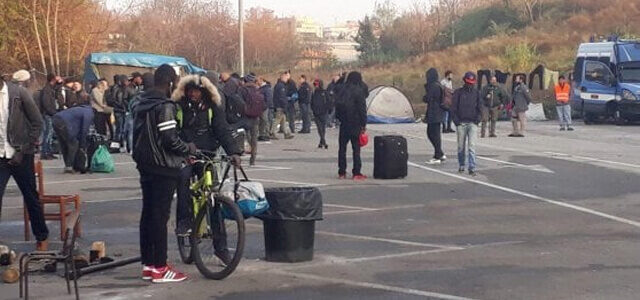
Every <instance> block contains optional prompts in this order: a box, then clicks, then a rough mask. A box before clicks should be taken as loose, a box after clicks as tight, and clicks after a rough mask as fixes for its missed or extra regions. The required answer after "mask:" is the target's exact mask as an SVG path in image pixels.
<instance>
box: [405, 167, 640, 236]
mask: <svg viewBox="0 0 640 300" xmlns="http://www.w3.org/2000/svg"><path fill="white" fill-rule="evenodd" d="M409 165H410V166H412V167H415V168H418V169H423V170H426V171H430V172H433V173H438V174H440V175H444V176H448V177H452V178H457V179H460V180H464V181H468V182H472V183H475V184H479V185H483V186H486V187H490V188H493V189H496V190H500V191H503V192H507V193H511V194H515V195H519V196H522V197H526V198H530V199H533V200H538V201H542V202H546V203H550V204H554V205H557V206H561V207H565V208H569V209H573V210H577V211H580V212H583V213H587V214H591V215H594V216H599V217H602V218H605V219H609V220H612V221H616V222H619V223H623V224H627V225H631V226H634V227H637V228H640V222H637V221H633V220H629V219H626V218H622V217H618V216H614V215H610V214H607V213H603V212H600V211H597V210H593V209H589V208H586V207H582V206H578V205H575V204H570V203H566V202H562V201H557V200H552V199H549V198H545V197H541V196H537V195H533V194H529V193H527V192H523V191H519V190H516V189H512V188H508V187H504V186H501V185H497V184H493V183H488V182H484V181H480V180H476V179H471V178H468V177H464V176H460V175H456V174H451V173H447V172H445V171H441V170H438V169H433V168H429V167H425V166H422V165H419V164H416V163H413V162H409Z"/></svg>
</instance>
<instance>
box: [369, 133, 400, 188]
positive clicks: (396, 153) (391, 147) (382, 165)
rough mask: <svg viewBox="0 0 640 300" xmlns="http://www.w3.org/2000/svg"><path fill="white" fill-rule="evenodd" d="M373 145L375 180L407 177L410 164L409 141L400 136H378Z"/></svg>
mask: <svg viewBox="0 0 640 300" xmlns="http://www.w3.org/2000/svg"><path fill="white" fill-rule="evenodd" d="M373 144H374V149H373V178H376V179H399V178H405V177H407V173H408V167H407V164H408V162H409V153H408V151H407V139H405V138H404V137H402V136H399V135H385V136H376V137H375V138H374V141H373Z"/></svg>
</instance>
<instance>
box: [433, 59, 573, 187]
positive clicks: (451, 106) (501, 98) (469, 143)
mask: <svg viewBox="0 0 640 300" xmlns="http://www.w3.org/2000/svg"><path fill="white" fill-rule="evenodd" d="M452 75H453V72H451V71H447V72H446V73H445V78H444V79H443V80H442V81H438V79H439V78H438V71H437V70H436V69H434V68H431V69H429V70H428V71H427V73H426V84H425V92H426V94H425V96H424V98H423V100H424V102H425V103H426V104H427V112H426V114H425V123H427V137H428V139H429V141H430V142H431V144H432V145H433V148H434V155H433V158H432V159H430V160H429V161H427V164H440V163H442V162H443V161H445V160H446V159H447V157H446V155H445V153H444V152H443V150H442V137H441V127H442V133H449V132H456V131H457V141H458V165H459V169H458V171H459V172H460V173H464V172H465V168H467V167H468V172H469V174H470V175H471V176H476V175H477V173H476V149H475V144H476V140H477V138H478V129H479V128H478V127H479V126H480V134H479V135H480V137H481V138H485V137H487V127H488V130H489V135H488V136H489V137H490V138H496V137H497V135H496V123H497V121H498V118H499V117H500V115H501V114H502V112H503V110H504V109H508V110H509V111H510V113H511V123H512V125H513V131H512V133H511V134H509V137H524V133H525V128H526V123H527V115H526V112H527V111H528V110H529V104H530V103H531V101H532V98H531V92H530V91H529V88H528V87H527V85H526V83H525V81H524V77H522V76H516V78H515V82H514V88H513V92H512V94H511V95H509V94H508V93H507V92H506V90H505V89H504V88H503V87H502V86H501V85H500V84H499V83H498V80H497V78H496V77H495V76H493V77H491V79H490V81H489V84H488V85H487V86H485V87H484V88H482V90H478V89H477V88H476V84H477V77H476V74H475V73H473V72H467V73H465V75H464V77H463V78H462V81H463V83H464V85H463V86H462V87H460V88H458V89H455V90H454V89H453V81H452ZM554 91H555V99H556V107H557V111H558V117H559V120H560V130H561V131H565V130H568V131H573V127H572V125H571V106H570V105H569V96H570V91H571V87H570V85H569V83H567V81H566V79H565V77H564V76H560V77H559V81H558V84H557V85H556V86H555V90H554ZM450 121H452V122H453V123H454V124H455V126H456V131H454V130H452V129H451V128H450V125H449V122H450ZM480 124H481V125H480ZM467 159H468V163H467Z"/></svg>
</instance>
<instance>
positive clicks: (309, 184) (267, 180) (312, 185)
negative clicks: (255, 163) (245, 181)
mask: <svg viewBox="0 0 640 300" xmlns="http://www.w3.org/2000/svg"><path fill="white" fill-rule="evenodd" d="M251 180H253V181H263V182H272V183H283V184H293V185H303V186H310V187H319V186H326V184H324V183H309V182H298V181H284V180H271V179H263V178H251Z"/></svg>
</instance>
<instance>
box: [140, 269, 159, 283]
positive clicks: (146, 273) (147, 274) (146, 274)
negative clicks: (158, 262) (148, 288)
mask: <svg viewBox="0 0 640 300" xmlns="http://www.w3.org/2000/svg"><path fill="white" fill-rule="evenodd" d="M155 270H156V268H154V267H150V266H142V280H151V278H152V276H153V275H152V273H153V271H155Z"/></svg>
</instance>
